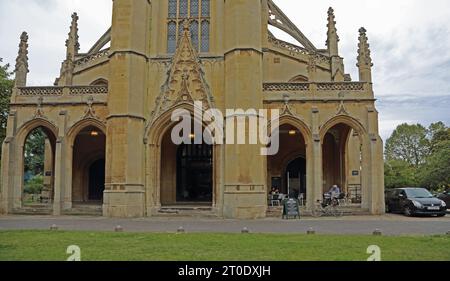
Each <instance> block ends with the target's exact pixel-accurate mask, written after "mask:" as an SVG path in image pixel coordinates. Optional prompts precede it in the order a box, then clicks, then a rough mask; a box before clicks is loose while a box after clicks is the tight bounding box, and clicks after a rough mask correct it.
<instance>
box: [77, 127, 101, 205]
mask: <svg viewBox="0 0 450 281" xmlns="http://www.w3.org/2000/svg"><path fill="white" fill-rule="evenodd" d="M105 145H106V136H105V134H104V133H103V131H102V130H100V129H98V128H97V127H95V126H87V127H85V128H83V129H82V130H81V131H80V132H79V133H78V134H77V136H76V137H75V141H74V144H73V164H72V201H73V206H74V207H77V205H86V204H89V205H100V204H102V202H103V192H104V190H105Z"/></svg>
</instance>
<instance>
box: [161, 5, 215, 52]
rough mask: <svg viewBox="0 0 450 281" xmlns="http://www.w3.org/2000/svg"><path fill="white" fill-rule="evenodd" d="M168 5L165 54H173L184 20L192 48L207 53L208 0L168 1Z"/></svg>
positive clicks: (208, 34)
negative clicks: (189, 33) (187, 27)
mask: <svg viewBox="0 0 450 281" xmlns="http://www.w3.org/2000/svg"><path fill="white" fill-rule="evenodd" d="M168 4H169V7H168V20H167V52H168V53H169V54H173V53H175V50H176V47H177V41H178V39H179V38H180V34H181V32H182V31H183V22H184V21H185V20H189V29H190V32H191V40H192V45H193V46H194V48H196V49H197V50H198V52H201V53H207V52H209V46H210V45H209V40H210V18H209V17H210V9H211V8H210V0H168Z"/></svg>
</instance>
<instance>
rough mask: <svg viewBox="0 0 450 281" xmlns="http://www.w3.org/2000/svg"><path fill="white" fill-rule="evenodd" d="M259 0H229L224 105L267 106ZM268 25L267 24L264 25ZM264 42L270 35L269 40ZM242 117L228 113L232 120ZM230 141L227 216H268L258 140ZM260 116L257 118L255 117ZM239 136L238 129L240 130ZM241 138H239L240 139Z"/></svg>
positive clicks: (226, 176) (228, 149)
mask: <svg viewBox="0 0 450 281" xmlns="http://www.w3.org/2000/svg"><path fill="white" fill-rule="evenodd" d="M261 5H262V4H261V1H260V0H235V1H225V9H224V15H225V26H226V28H225V29H224V32H225V35H224V38H225V41H224V43H225V54H224V55H225V108H227V109H243V110H244V111H247V110H249V109H255V110H256V111H257V112H258V111H259V110H260V109H263V108H264V107H263V93H262V92H263V91H262V83H263V81H262V77H263V74H262V68H263V54H262V41H263V38H262V34H263V32H262V27H261V18H262V14H261V11H262V7H261ZM265 28H267V26H266V27H265ZM264 40H265V38H264ZM235 117H237V115H233V116H229V119H232V118H235ZM248 117H249V116H247V118H245V119H246V121H245V123H246V130H245V131H246V134H247V137H246V140H247V141H246V143H247V144H245V145H244V144H240V145H239V144H235V145H230V144H228V145H226V146H225V151H224V158H225V159H224V161H225V167H224V172H225V175H224V200H223V204H224V205H223V216H224V217H226V218H261V217H265V216H266V210H267V188H266V178H265V174H266V172H265V171H264V170H265V168H266V167H265V165H264V164H265V161H264V157H266V156H263V155H261V148H262V147H263V146H262V145H261V144H260V143H259V142H258V144H248V143H249V141H248V133H249V132H250V131H249V127H248V125H249V118H248ZM253 117H255V116H253ZM235 135H236V130H235ZM235 142H236V141H235Z"/></svg>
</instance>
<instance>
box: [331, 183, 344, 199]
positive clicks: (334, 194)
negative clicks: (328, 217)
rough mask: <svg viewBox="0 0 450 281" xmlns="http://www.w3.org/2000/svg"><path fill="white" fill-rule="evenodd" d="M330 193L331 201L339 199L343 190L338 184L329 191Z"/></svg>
mask: <svg viewBox="0 0 450 281" xmlns="http://www.w3.org/2000/svg"><path fill="white" fill-rule="evenodd" d="M328 193H330V195H331V199H332V200H333V199H338V198H339V196H340V195H341V189H340V188H339V186H337V185H336V184H335V185H333V186H332V187H331V188H330V190H329V191H328Z"/></svg>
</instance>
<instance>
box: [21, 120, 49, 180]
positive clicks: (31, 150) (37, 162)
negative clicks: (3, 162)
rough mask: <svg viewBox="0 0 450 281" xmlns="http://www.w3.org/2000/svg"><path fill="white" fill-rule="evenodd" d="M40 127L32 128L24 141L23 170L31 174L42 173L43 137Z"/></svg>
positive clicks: (43, 133)
mask: <svg viewBox="0 0 450 281" xmlns="http://www.w3.org/2000/svg"><path fill="white" fill-rule="evenodd" d="M46 138H47V136H46V134H45V132H44V131H43V130H42V128H37V129H35V130H33V131H32V132H31V133H30V134H29V135H28V137H27V140H26V142H25V155H24V157H25V172H29V173H31V174H32V175H34V176H35V175H40V174H44V156H45V139H46Z"/></svg>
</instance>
